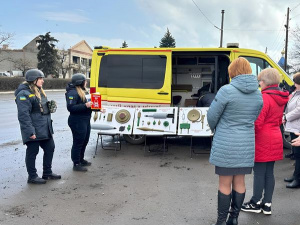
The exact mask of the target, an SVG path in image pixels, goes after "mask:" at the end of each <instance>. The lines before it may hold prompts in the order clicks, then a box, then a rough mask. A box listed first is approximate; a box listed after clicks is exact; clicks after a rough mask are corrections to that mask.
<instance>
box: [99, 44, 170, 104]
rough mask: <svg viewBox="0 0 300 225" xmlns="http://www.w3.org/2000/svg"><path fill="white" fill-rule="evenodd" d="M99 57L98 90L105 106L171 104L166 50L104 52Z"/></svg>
mask: <svg viewBox="0 0 300 225" xmlns="http://www.w3.org/2000/svg"><path fill="white" fill-rule="evenodd" d="M99 54H102V56H101V60H99V63H100V65H99V79H98V87H99V90H100V92H101V94H102V96H103V100H106V101H107V102H106V103H107V105H114V106H127V107H135V106H137V105H139V106H141V105H143V106H145V107H146V106H149V107H151V106H169V105H170V104H171V77H172V76H171V74H172V71H171V68H172V66H171V65H172V62H171V59H172V57H171V50H170V49H157V50H156V49H149V50H144V49H143V50H141V49H108V50H99V51H98V55H99ZM103 104H105V102H103Z"/></svg>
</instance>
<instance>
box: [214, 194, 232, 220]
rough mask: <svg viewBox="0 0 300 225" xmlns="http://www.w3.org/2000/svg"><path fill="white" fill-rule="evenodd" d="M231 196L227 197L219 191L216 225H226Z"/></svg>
mask: <svg viewBox="0 0 300 225" xmlns="http://www.w3.org/2000/svg"><path fill="white" fill-rule="evenodd" d="M230 201H231V194H229V195H225V194H223V193H222V192H220V191H218V220H217V223H216V224H215V225H226V219H227V216H228V211H229V207H230Z"/></svg>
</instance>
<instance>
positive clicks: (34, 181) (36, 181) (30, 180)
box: [27, 176, 46, 184]
mask: <svg viewBox="0 0 300 225" xmlns="http://www.w3.org/2000/svg"><path fill="white" fill-rule="evenodd" d="M27 183H28V184H46V181H45V180H44V179H42V178H40V177H38V176H37V177H34V178H30V177H29V178H28V180H27Z"/></svg>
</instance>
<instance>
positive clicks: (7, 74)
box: [0, 72, 10, 77]
mask: <svg viewBox="0 0 300 225" xmlns="http://www.w3.org/2000/svg"><path fill="white" fill-rule="evenodd" d="M0 77H10V73H8V72H0Z"/></svg>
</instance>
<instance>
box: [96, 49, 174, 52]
mask: <svg viewBox="0 0 300 225" xmlns="http://www.w3.org/2000/svg"><path fill="white" fill-rule="evenodd" d="M109 51H111V52H171V50H150V49H149V50H134V49H128V50H123V49H120V50H119V49H109V50H102V51H101V50H99V51H98V52H109Z"/></svg>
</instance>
